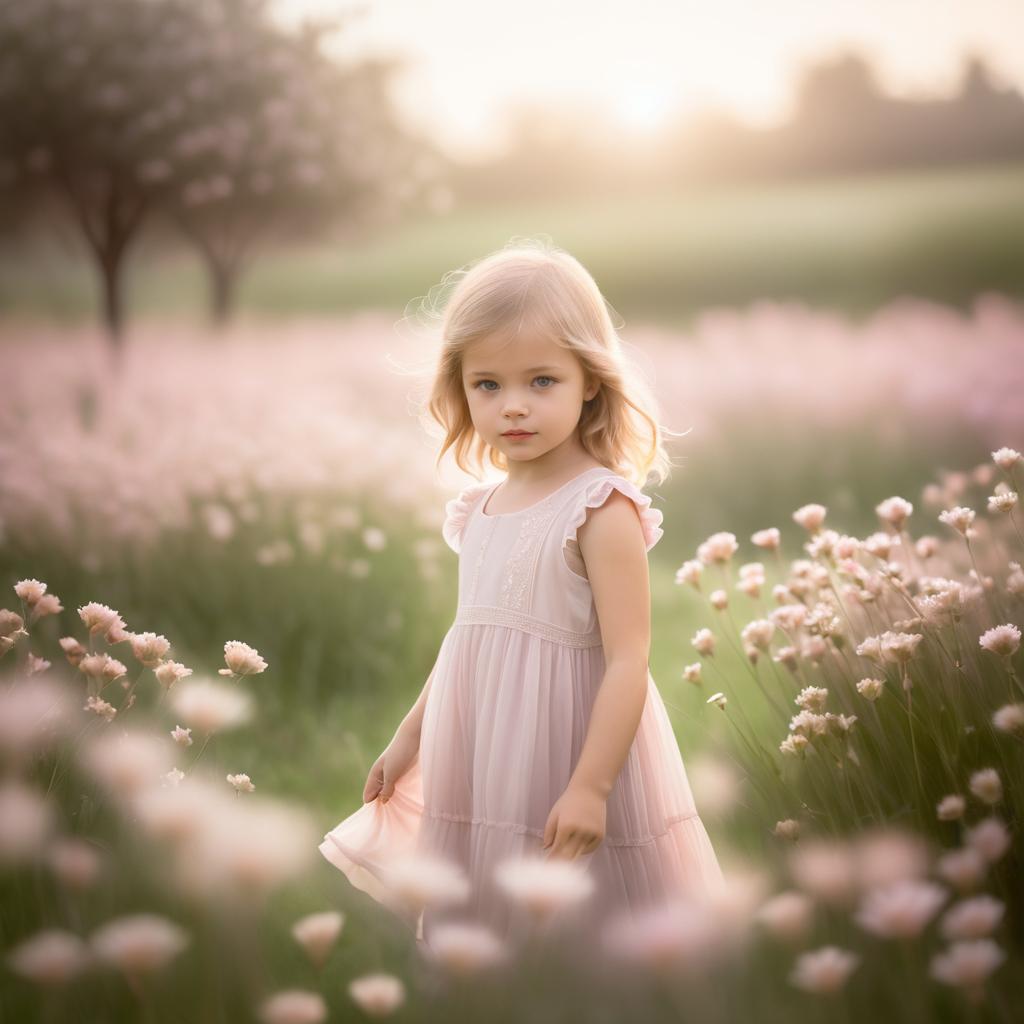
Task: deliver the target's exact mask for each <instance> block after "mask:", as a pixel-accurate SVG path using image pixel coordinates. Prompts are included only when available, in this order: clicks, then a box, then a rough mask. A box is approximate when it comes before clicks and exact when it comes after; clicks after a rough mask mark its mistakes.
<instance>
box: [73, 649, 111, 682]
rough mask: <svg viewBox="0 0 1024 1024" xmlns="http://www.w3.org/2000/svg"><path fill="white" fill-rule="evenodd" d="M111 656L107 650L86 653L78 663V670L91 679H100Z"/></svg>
mask: <svg viewBox="0 0 1024 1024" xmlns="http://www.w3.org/2000/svg"><path fill="white" fill-rule="evenodd" d="M109 657H110V655H109V654H107V653H106V652H105V651H103V652H100V653H99V654H86V655H85V656H84V657H83V658H82V660H81V661H80V662H79V663H78V670H79V671H80V672H82V673H83V674H84V675H87V676H88V677H89V678H90V679H99V677H100V676H101V675H103V669H104V668H105V667H106V664H107V658H109Z"/></svg>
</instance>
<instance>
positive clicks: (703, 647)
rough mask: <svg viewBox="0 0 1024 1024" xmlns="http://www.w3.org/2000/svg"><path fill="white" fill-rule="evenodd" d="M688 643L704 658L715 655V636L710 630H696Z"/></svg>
mask: <svg viewBox="0 0 1024 1024" xmlns="http://www.w3.org/2000/svg"><path fill="white" fill-rule="evenodd" d="M690 643H691V644H692V645H693V647H694V649H695V650H696V651H697V653H698V654H703V655H704V656H705V657H709V656H710V655H712V654H714V653H715V634H714V633H712V632H711V630H710V629H698V630H697V632H696V633H695V634H694V636H693V639H692V640H691V641H690Z"/></svg>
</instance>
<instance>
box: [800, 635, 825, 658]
mask: <svg viewBox="0 0 1024 1024" xmlns="http://www.w3.org/2000/svg"><path fill="white" fill-rule="evenodd" d="M826 654H828V644H827V643H826V642H825V641H824V640H823V639H822V638H821V637H820V636H805V637H801V638H800V657H801V658H805V659H806V660H807V661H810V662H812V663H813V664H815V665H818V664H820V663H821V662H822V660H823V659H824V657H825V655H826Z"/></svg>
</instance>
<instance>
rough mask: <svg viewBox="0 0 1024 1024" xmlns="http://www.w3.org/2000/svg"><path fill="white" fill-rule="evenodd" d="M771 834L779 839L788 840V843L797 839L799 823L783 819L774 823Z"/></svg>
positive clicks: (790, 819)
mask: <svg viewBox="0 0 1024 1024" xmlns="http://www.w3.org/2000/svg"><path fill="white" fill-rule="evenodd" d="M772 834H773V835H775V836H778V838H779V839H788V840H790V841H793V840H796V839H799V838H800V822H799V821H797V820H796V819H795V818H783V819H782V821H777V822H775V827H774V828H773V829H772Z"/></svg>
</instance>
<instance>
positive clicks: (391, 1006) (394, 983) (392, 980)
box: [348, 973, 405, 1017]
mask: <svg viewBox="0 0 1024 1024" xmlns="http://www.w3.org/2000/svg"><path fill="white" fill-rule="evenodd" d="M348 994H349V995H350V996H351V997H352V1001H353V1002H354V1003H355V1004H356V1005H357V1006H358V1007H359V1008H360V1009H361V1010H362V1011H363V1012H364V1013H366V1014H369V1015H370V1016H371V1017H383V1016H385V1015H386V1014H389V1013H393V1012H394V1011H395V1010H397V1009H398V1007H400V1006H401V1005H402V1004H403V1003H404V1002H405V985H404V984H403V983H402V980H401V978H396V977H395V976H394V975H393V974H383V973H377V974H364V975H363V976H362V977H359V978H353V979H352V981H350V982H349V983H348Z"/></svg>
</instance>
